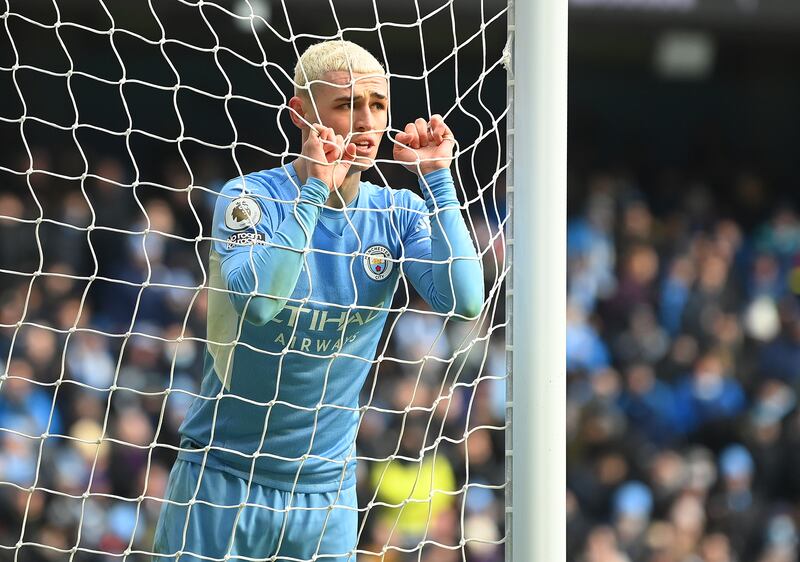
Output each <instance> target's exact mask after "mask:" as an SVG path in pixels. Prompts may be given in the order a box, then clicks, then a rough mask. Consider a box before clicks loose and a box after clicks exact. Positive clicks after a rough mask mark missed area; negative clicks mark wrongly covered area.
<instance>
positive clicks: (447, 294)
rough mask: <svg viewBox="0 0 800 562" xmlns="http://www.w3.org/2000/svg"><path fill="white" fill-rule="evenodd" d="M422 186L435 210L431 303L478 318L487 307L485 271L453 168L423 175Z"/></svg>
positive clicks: (437, 308)
mask: <svg viewBox="0 0 800 562" xmlns="http://www.w3.org/2000/svg"><path fill="white" fill-rule="evenodd" d="M420 186H421V188H422V192H423V194H424V195H425V205H426V206H427V207H428V210H429V211H430V212H431V213H433V216H432V217H431V259H432V260H433V261H434V262H435V263H433V265H432V271H431V273H432V282H433V283H432V285H433V286H432V288H431V290H429V295H428V297H427V300H428V303H429V304H430V305H431V306H432V307H433V308H434V309H435V310H437V311H438V312H446V311H450V310H453V311H454V312H455V313H456V314H457V315H459V316H464V317H467V318H474V317H476V316H478V314H480V311H481V307H482V306H483V273H482V271H481V264H480V261H479V259H478V256H477V254H476V252H475V245H474V244H473V242H472V237H471V236H470V234H469V230H468V229H467V225H466V223H465V222H464V218H463V217H462V215H461V209H460V207H459V203H458V196H457V195H456V189H455V184H454V183H453V176H452V174H451V173H450V170H449V169H442V170H437V171H435V172H431V173H429V174H426V175H425V176H424V177H422V178H420ZM450 258H452V260H450ZM436 262H442V263H436Z"/></svg>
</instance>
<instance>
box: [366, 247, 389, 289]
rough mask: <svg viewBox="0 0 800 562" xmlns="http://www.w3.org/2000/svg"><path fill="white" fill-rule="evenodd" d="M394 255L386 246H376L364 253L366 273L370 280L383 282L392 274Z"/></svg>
mask: <svg viewBox="0 0 800 562" xmlns="http://www.w3.org/2000/svg"><path fill="white" fill-rule="evenodd" d="M393 268H394V263H393V262H392V253H391V252H390V251H389V249H388V248H387V247H386V246H381V245H379V244H376V245H374V246H370V247H369V248H367V250H366V252H364V271H366V272H367V275H368V276H369V278H370V279H374V280H375V281H383V280H384V279H386V278H387V277H389V275H390V274H391V273H392V269H393Z"/></svg>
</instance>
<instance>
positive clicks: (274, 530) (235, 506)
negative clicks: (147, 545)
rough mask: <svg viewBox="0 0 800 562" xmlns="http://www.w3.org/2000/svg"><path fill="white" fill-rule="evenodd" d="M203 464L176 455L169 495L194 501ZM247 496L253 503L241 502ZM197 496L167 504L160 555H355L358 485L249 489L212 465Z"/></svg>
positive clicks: (175, 558) (174, 560)
mask: <svg viewBox="0 0 800 562" xmlns="http://www.w3.org/2000/svg"><path fill="white" fill-rule="evenodd" d="M200 469H201V466H200V465H199V464H197V463H192V462H188V461H183V460H178V461H176V462H175V466H173V467H172V472H171V473H170V475H169V482H168V484H167V491H166V498H165V499H168V500H171V501H174V502H180V503H186V502H188V501H189V500H190V499H191V498H192V497H193V496H194V493H195V488H196V487H197V480H198V478H199V477H200ZM244 501H246V503H247V504H249V505H247V506H245V507H244V508H242V509H240V508H239V504H240V503H241V502H244ZM196 502H197V503H195V504H194V505H192V506H184V505H175V504H172V503H164V505H163V506H162V508H161V515H160V517H159V518H158V525H157V526H156V533H155V540H154V545H153V550H154V551H155V552H157V553H159V555H157V556H154V557H153V560H154V561H155V562H168V561H169V562H200V561H202V560H211V559H217V560H223V558H224V557H225V555H226V554H228V555H229V559H230V560H237V556H238V557H241V556H244V557H247V558H260V559H264V560H269V559H271V557H273V556H276V555H277V556H278V558H277V560H279V561H283V560H286V559H299V560H311V558H312V556H314V555H315V554H316V556H317V560H319V561H320V562H355V561H356V555H355V554H354V552H353V551H354V550H355V547H356V535H357V530H358V512H357V511H356V508H357V505H358V504H357V502H356V489H355V486H351V487H350V488H348V489H345V490H342V491H341V492H339V491H333V492H324V493H313V494H304V493H298V492H295V493H291V492H282V491H280V490H275V489H273V488H268V487H266V486H262V485H259V484H256V483H253V484H252V485H251V486H250V492H249V494H248V491H247V482H246V481H244V480H242V479H241V478H238V477H236V476H233V475H232V474H228V473H226V472H223V471H220V470H215V469H213V468H210V467H208V466H206V467H205V470H203V475H202V480H201V482H200V489H199V490H198V492H197V497H196ZM204 502H207V503H204ZM209 504H214V505H209ZM237 516H238V518H237ZM179 553H180V556H179V555H178V554H179ZM197 555H200V556H202V558H199V557H198V556H197Z"/></svg>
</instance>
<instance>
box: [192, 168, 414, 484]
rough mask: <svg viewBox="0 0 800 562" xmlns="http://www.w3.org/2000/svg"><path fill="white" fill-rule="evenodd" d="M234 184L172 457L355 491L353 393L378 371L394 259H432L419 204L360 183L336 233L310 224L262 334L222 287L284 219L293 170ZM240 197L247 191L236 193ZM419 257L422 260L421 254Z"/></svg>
mask: <svg viewBox="0 0 800 562" xmlns="http://www.w3.org/2000/svg"><path fill="white" fill-rule="evenodd" d="M244 180H245V181H244V182H242V179H241V178H237V179H235V180H231V181H230V182H228V184H226V185H225V187H224V188H223V190H222V192H221V195H220V197H219V198H218V200H217V205H216V210H215V213H214V225H213V232H212V234H213V239H214V241H213V244H212V249H211V254H210V258H209V284H210V287H211V290H210V291H209V303H208V308H209V310H208V335H207V339H208V341H209V344H208V345H207V354H206V363H205V373H204V378H203V381H202V386H201V391H200V397H198V398H196V399H195V401H194V403H193V405H192V407H191V408H190V410H189V412H188V414H187V416H186V419H185V421H184V422H183V424H182V425H181V428H180V432H181V435H182V437H183V439H182V446H183V447H185V448H192V449H202V448H204V447H207V446H208V445H210V446H211V448H210V450H209V451H208V456H207V458H205V455H204V453H203V452H202V451H199V452H186V451H183V452H181V453H180V457H181V458H185V459H186V460H192V461H195V462H203V461H204V458H205V461H204V462H207V463H209V465H212V466H215V467H216V468H219V469H222V470H226V471H228V472H232V473H234V474H237V475H239V476H241V477H243V478H250V477H251V474H252V478H253V480H254V481H256V482H259V483H261V484H265V485H268V486H271V487H274V488H277V489H281V490H292V489H294V490H297V491H299V492H323V491H329V490H331V489H336V488H338V487H339V486H348V485H351V484H353V483H354V482H355V475H354V468H355V462H354V460H353V457H354V456H355V446H354V441H355V437H356V431H357V425H358V423H357V422H358V417H359V410H358V408H359V403H358V400H359V393H360V390H361V387H362V385H363V383H364V380H365V378H366V376H367V374H368V372H369V369H370V368H371V367H372V366H373V365H374V358H375V352H376V347H377V345H378V342H379V340H380V336H381V332H382V329H383V326H384V323H385V321H386V317H387V313H388V312H387V309H388V308H389V307H390V304H391V302H392V298H393V294H394V291H395V288H396V286H397V282H398V276H399V275H400V274H401V267H400V261H399V260H401V259H402V258H404V257H409V256H414V257H415V258H417V259H419V258H420V257H422V258H424V257H425V256H429V255H430V254H429V253H430V222H429V220H428V210H427V208H426V206H425V203H424V201H423V200H422V199H421V198H420V197H419V196H417V195H415V194H414V193H412V192H410V191H408V190H394V189H388V188H381V187H379V186H376V185H374V184H371V183H367V182H361V184H360V187H359V192H358V196H357V197H356V199H355V200H354V201H353V202H352V203H351V205H350V206H349V207H348V208H347V209H346V210H345V211H342V210H335V209H328V208H325V209H323V210H322V213H323V214H329V215H331V216H332V217H333V216H335V215H336V214H339V216H340V217H341V214H342V213H343V212H344V213H346V216H347V218H348V224H347V225H345V226H344V229H343V230H342V232H341V233H336V232H335V231H334V230H336V229H331V228H329V227H328V226H326V222H329V221H325V220H320V221H318V222H317V224H316V227H315V228H314V230H313V233H312V235H311V237H310V240H309V241H308V251H307V253H306V254H305V263H304V266H303V269H302V271H301V273H300V276H299V279H298V281H297V283H296V286H295V289H294V291H293V293H292V295H291V298H290V299H289V300H288V301H287V303H286V305H285V306H284V307H283V309H282V310H281V311H280V312H279V313H278V314H277V315H276V316H275V317H274V318H273V319H272V320H271V321H269V322H267V323H266V324H265V325H263V326H257V325H253V324H250V323H248V322H246V321H243V320H242V318H241V315H240V314H239V313H238V312H237V309H236V308H235V307H234V305H233V304H232V301H231V295H230V292H229V291H227V290H226V289H227V287H228V284H227V283H226V279H224V273H223V271H225V270H226V269H229V268H226V267H225V265H226V261H227V260H242V261H244V262H245V264H244V266H245V267H248V266H249V264H248V263H247V262H248V260H247V259H244V260H243V257H248V258H249V256H250V252H252V250H253V248H254V247H256V245H258V244H266V245H269V244H270V243H271V238H272V234H273V232H274V231H275V229H277V228H278V226H279V225H280V224H281V223H282V221H283V220H284V218H285V217H287V215H288V214H290V213H293V210H294V208H295V204H296V201H297V197H298V189H299V185H300V183H299V179H298V177H297V174H296V172H295V171H294V168H293V167H292V165H291V164H290V165H287V166H285V167H282V168H276V169H272V170H267V171H262V172H257V173H253V174H249V175H247V176H245V178H244ZM243 187H244V190H243ZM426 252H427V253H426Z"/></svg>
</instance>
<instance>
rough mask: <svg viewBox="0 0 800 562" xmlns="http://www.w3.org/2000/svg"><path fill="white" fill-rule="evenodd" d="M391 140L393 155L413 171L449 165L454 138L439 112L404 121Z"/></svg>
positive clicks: (425, 171) (426, 171) (419, 171)
mask: <svg viewBox="0 0 800 562" xmlns="http://www.w3.org/2000/svg"><path fill="white" fill-rule="evenodd" d="M395 140H396V141H397V142H396V143H395V145H394V159H395V160H396V161H398V162H401V163H402V164H404V165H405V167H406V168H407V169H409V170H411V171H412V172H414V173H416V174H419V175H422V176H424V175H425V174H428V173H430V172H433V171H435V170H441V169H444V168H449V167H450V163H451V162H452V161H453V147H454V146H455V138H454V137H453V133H452V131H451V130H450V129H449V128H448V127H447V125H445V123H444V119H442V116H441V115H438V114H437V115H434V116H433V117H431V120H430V121H425V120H424V119H422V118H421V117H420V118H419V119H417V120H416V121H414V122H413V123H409V124H407V125H406V126H405V128H404V129H403V132H400V133H397V135H395Z"/></svg>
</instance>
